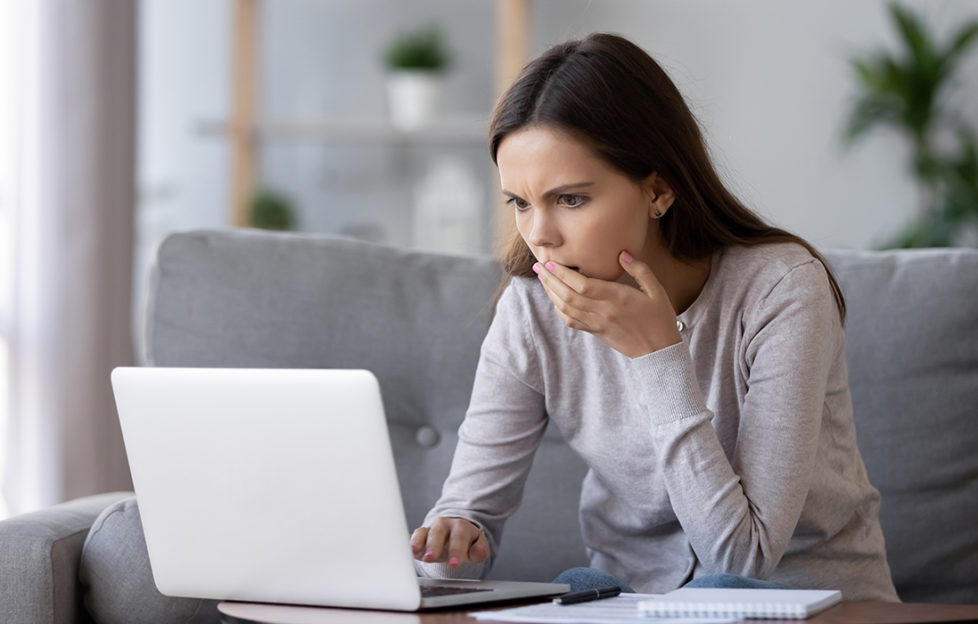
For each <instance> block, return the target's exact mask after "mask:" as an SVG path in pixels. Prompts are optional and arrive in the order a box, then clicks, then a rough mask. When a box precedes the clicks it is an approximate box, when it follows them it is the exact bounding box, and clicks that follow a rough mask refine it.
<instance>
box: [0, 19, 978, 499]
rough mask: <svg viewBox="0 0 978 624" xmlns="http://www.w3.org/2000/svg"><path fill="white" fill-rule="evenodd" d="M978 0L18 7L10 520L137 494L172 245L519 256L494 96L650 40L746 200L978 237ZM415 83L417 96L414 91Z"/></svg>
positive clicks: (8, 183) (8, 256) (882, 233)
mask: <svg viewBox="0 0 978 624" xmlns="http://www.w3.org/2000/svg"><path fill="white" fill-rule="evenodd" d="M976 20H978V0H954V1H934V0H903V1H901V2H897V3H891V2H884V1H881V0H862V1H860V2H852V1H851V0H792V1H783V0H739V1H728V0H696V1H687V0H601V1H597V0H592V1H586V0H411V1H405V0H210V1H208V2H200V1H199V0H138V1H137V0H0V459H2V460H3V461H0V467H2V468H0V470H2V471H3V474H2V478H3V483H4V489H3V492H4V496H3V500H2V502H0V517H3V515H4V514H8V513H17V512H22V511H26V510H30V509H35V508H38V507H40V506H43V505H47V504H50V503H53V502H57V501H60V500H65V499H67V498H72V497H75V496H79V495H84V494H89V493H93V492H99V491H107V490H111V489H126V488H128V487H130V484H129V483H128V469H127V467H126V463H125V457H124V454H123V452H122V450H121V438H120V437H119V434H118V430H117V424H116V422H115V412H114V406H113V401H112V397H111V392H110V390H109V388H108V371H109V370H111V368H112V367H113V366H116V365H123V364H127V363H132V362H135V361H138V354H137V351H138V346H137V345H138V343H139V339H138V334H139V310H140V306H141V302H142V297H143V286H142V285H143V282H144V280H145V277H146V274H147V271H148V269H149V267H150V265H151V263H152V258H153V255H154V253H155V250H156V248H157V246H158V245H159V243H160V241H161V240H162V239H163V238H164V237H165V236H166V235H167V234H168V233H170V232H173V231H176V230H186V229H192V228H202V227H203V228H223V227H264V228H272V229H286V230H294V231H298V232H325V233H333V234H339V235H344V236H354V237H357V238H362V239H365V240H371V241H377V242H383V243H388V244H393V245H398V246H405V247H412V248H417V249H428V250H436V251H445V252H449V253H480V254H485V253H492V252H493V251H494V249H495V248H496V245H497V242H498V239H499V236H500V233H501V232H502V231H503V230H504V228H505V225H504V223H505V219H506V216H505V215H504V214H502V213H503V211H502V201H501V199H500V195H499V193H498V179H497V178H496V176H495V171H494V168H493V167H492V164H491V162H490V160H489V157H488V151H487V149H486V131H487V127H486V126H487V120H488V117H489V114H490V111H491V108H492V105H493V102H494V100H495V98H496V97H497V95H498V94H499V93H500V92H501V90H502V89H503V88H504V87H505V85H507V84H508V83H509V81H510V80H512V78H513V77H514V76H515V73H516V72H517V71H518V69H519V67H520V66H521V65H522V64H523V63H524V62H525V61H526V60H528V59H529V58H532V57H533V56H535V55H537V54H538V53H540V52H542V51H543V50H545V49H546V48H547V47H548V46H549V45H551V44H553V43H557V42H560V41H563V40H565V39H567V38H572V37H577V36H582V35H585V34H587V33H589V32H594V31H608V32H615V33H619V34H622V35H624V36H626V37H628V38H630V39H631V40H633V41H634V42H636V43H637V44H639V45H640V46H642V47H643V48H644V49H645V50H647V51H648V52H649V53H650V54H651V55H652V56H653V58H655V59H656V60H657V61H658V62H659V63H660V64H661V65H662V66H663V67H664V69H665V70H666V71H667V72H668V73H669V74H670V76H671V77H672V78H673V80H674V81H675V82H676V84H677V85H678V87H679V89H680V91H681V92H682V93H683V94H684V95H685V97H686V99H687V102H688V104H689V106H690V107H691V109H692V110H693V112H694V114H695V115H696V116H697V117H698V119H699V121H700V123H701V125H702V127H703V130H704V133H705V135H706V137H707V139H708V141H709V145H710V148H711V153H712V155H713V157H714V159H715V162H716V164H717V166H718V168H719V169H720V171H721V172H722V174H723V176H724V178H725V180H726V181H727V183H728V184H729V185H730V187H731V189H732V190H733V191H734V192H735V193H737V194H738V195H739V196H740V197H741V198H742V199H743V200H744V201H745V202H746V203H747V205H749V206H751V207H753V208H754V209H756V210H757V211H758V212H759V213H761V214H762V215H763V216H765V217H766V218H767V219H769V220H770V221H772V222H773V223H774V224H776V225H778V226H781V227H784V228H786V229H789V230H791V231H793V232H795V233H797V234H799V235H801V236H802V237H804V238H806V239H808V240H809V241H810V242H812V243H813V244H814V245H816V246H818V247H821V248H833V247H841V248H855V249H871V248H885V247H892V246H944V245H969V246H974V245H976V243H978V234H976V232H978V225H976V224H978V216H976V215H978V161H976V158H975V128H978V106H976V103H978V45H975V44H976V42H978V39H976V37H978V35H976V32H978V26H976ZM404 98H406V99H404Z"/></svg>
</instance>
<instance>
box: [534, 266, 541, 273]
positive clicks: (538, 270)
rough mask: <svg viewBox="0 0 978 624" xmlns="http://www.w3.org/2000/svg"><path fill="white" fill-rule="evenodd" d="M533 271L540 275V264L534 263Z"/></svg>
mask: <svg viewBox="0 0 978 624" xmlns="http://www.w3.org/2000/svg"><path fill="white" fill-rule="evenodd" d="M533 272H534V273H536V274H537V275H540V265H539V264H534V265H533Z"/></svg>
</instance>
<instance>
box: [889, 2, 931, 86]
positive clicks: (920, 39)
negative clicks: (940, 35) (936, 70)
mask: <svg viewBox="0 0 978 624" xmlns="http://www.w3.org/2000/svg"><path fill="white" fill-rule="evenodd" d="M890 16H891V17H892V18H893V21H894V22H895V23H896V25H897V29H898V30H899V31H900V34H901V35H902V36H903V42H904V43H906V44H907V47H908V48H909V50H910V53H911V55H912V56H913V59H914V60H915V61H916V66H917V67H919V68H922V69H924V70H925V71H931V70H932V68H933V67H934V66H935V65H936V63H935V56H936V55H935V54H934V46H933V45H932V43H931V41H930V37H929V36H928V35H927V30H926V27H925V26H924V23H923V21H922V20H921V19H920V18H918V17H917V16H916V15H914V14H913V13H912V12H911V11H910V10H908V9H905V8H904V7H902V6H900V5H899V4H895V3H894V4H891V5H890Z"/></svg>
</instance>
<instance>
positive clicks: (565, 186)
mask: <svg viewBox="0 0 978 624" xmlns="http://www.w3.org/2000/svg"><path fill="white" fill-rule="evenodd" d="M592 184H594V182H572V183H571V184H561V185H560V186H557V187H554V188H552V189H550V190H549V191H547V192H546V193H544V194H543V198H544V199H550V198H551V197H553V196H554V195H559V194H560V193H563V192H564V191H569V190H571V189H577V188H581V187H584V186H591V185H592ZM503 195H505V196H507V197H513V198H516V199H523V198H522V197H520V196H519V195H517V194H515V193H510V192H509V191H507V190H506V189H503Z"/></svg>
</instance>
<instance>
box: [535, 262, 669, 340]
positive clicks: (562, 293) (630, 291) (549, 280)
mask: <svg viewBox="0 0 978 624" xmlns="http://www.w3.org/2000/svg"><path fill="white" fill-rule="evenodd" d="M618 262H619V263H620V264H621V266H622V268H624V269H625V271H626V272H627V273H628V274H629V275H631V276H632V278H634V280H635V281H636V283H638V285H639V288H632V287H631V286H627V285H625V284H619V283H617V282H608V281H605V280H601V279H595V278H591V277H586V276H584V275H581V274H580V273H578V272H577V271H574V270H572V269H569V268H567V267H565V266H563V265H561V264H558V263H556V262H547V266H543V265H541V264H539V263H537V264H535V265H534V267H533V269H534V271H537V275H538V276H539V277H540V281H541V282H542V283H543V287H544V289H546V291H547V295H548V296H549V297H550V300H551V301H552V302H553V304H554V307H555V308H556V309H557V315H558V316H559V317H560V318H561V320H562V321H564V323H565V324H566V325H567V326H568V327H570V328H571V329H579V330H581V331H586V332H588V333H591V334H594V335H595V336H597V337H598V338H600V339H601V340H603V341H604V342H605V343H607V344H608V346H610V347H611V348H613V349H615V350H616V351H619V352H620V353H623V354H624V355H627V356H628V357H630V358H636V357H641V356H643V355H647V354H649V353H652V352H654V351H658V350H659V349H664V348H666V347H668V346H671V345H674V344H677V343H679V342H682V336H680V335H679V330H678V329H677V328H676V311H675V310H674V309H673V307H672V302H670V301H669V296H668V295H667V294H666V291H665V289H664V288H663V287H662V284H660V283H659V280H658V279H656V277H655V274H654V273H653V272H652V269H651V268H650V267H649V265H647V264H645V263H644V262H641V261H639V260H634V259H632V257H631V256H630V255H629V254H628V253H627V252H624V251H623V252H621V253H620V254H619V255H618Z"/></svg>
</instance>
